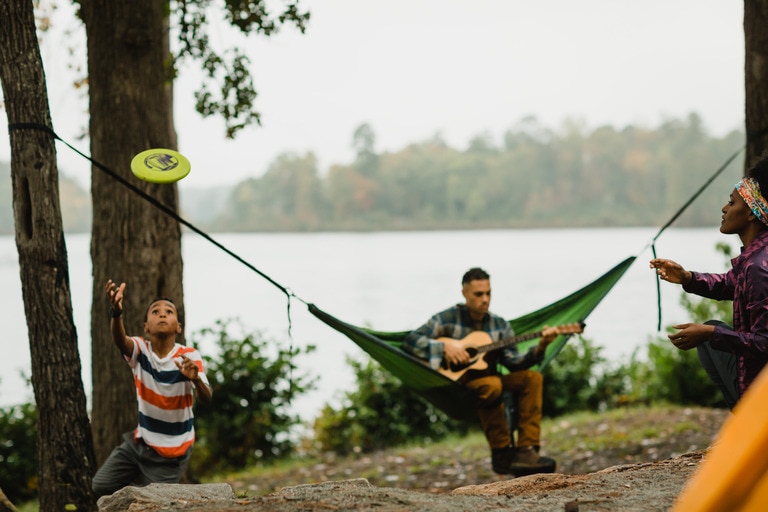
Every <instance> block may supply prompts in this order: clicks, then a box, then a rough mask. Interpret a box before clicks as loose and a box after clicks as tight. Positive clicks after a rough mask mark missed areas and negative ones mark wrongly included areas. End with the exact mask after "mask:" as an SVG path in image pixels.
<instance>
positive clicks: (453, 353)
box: [443, 339, 470, 364]
mask: <svg viewBox="0 0 768 512" xmlns="http://www.w3.org/2000/svg"><path fill="white" fill-rule="evenodd" d="M443 353H444V354H445V360H446V361H448V362H449V363H450V364H467V363H469V359H470V357H469V352H467V350H466V349H465V348H464V346H463V345H462V344H461V342H460V341H459V340H451V339H446V340H443Z"/></svg>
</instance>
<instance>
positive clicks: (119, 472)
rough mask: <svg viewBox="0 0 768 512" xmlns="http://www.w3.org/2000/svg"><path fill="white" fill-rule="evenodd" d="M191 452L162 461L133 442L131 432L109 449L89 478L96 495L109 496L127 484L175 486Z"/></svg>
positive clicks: (141, 445)
mask: <svg viewBox="0 0 768 512" xmlns="http://www.w3.org/2000/svg"><path fill="white" fill-rule="evenodd" d="M191 454H192V449H191V448H190V449H189V450H187V453H186V454H184V455H182V456H181V457H175V458H171V459H169V458H166V457H163V456H161V455H160V454H159V453H157V452H156V451H155V450H153V449H152V448H150V447H149V446H147V445H146V444H144V441H142V440H141V439H138V440H135V441H134V439H133V431H131V432H126V433H125V434H123V444H121V445H120V446H118V447H117V448H115V449H114V450H112V453H111V454H110V455H109V457H108V458H107V460H106V461H105V462H104V464H103V465H102V466H101V468H99V470H98V471H97V472H96V475H95V476H94V477H93V484H92V488H93V492H94V493H95V494H96V496H104V495H107V494H112V493H114V492H115V491H118V490H120V489H122V488H123V487H126V486H128V485H131V484H134V483H135V484H138V485H148V484H151V483H178V482H179V481H180V480H181V477H182V476H183V475H184V471H185V470H186V468H187V464H188V463H189V457H190V455H191Z"/></svg>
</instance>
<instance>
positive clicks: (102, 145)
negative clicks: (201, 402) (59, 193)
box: [80, 0, 184, 464]
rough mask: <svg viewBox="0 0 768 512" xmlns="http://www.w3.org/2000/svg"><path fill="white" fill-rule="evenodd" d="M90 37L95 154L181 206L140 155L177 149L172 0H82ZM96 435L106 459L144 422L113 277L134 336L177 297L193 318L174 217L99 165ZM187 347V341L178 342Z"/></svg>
mask: <svg viewBox="0 0 768 512" xmlns="http://www.w3.org/2000/svg"><path fill="white" fill-rule="evenodd" d="M80 4H81V16H82V19H83V21H84V22H85V27H86V33H87V37H88V76H89V97H90V115H91V117H90V135H91V155H92V157H93V158H94V160H95V161H97V162H99V163H101V164H103V165H104V166H106V167H107V168H109V169H111V170H112V171H114V172H115V173H116V174H118V175H120V176H121V177H123V178H124V179H126V180H128V181H130V182H131V183H132V184H133V185H135V186H136V187H138V188H139V189H141V190H143V191H144V192H146V193H147V194H149V195H151V196H152V197H154V198H156V199H157V200H158V201H160V202H161V203H163V204H165V205H166V206H167V207H169V208H171V209H173V210H174V211H176V210H177V209H178V207H177V205H178V197H177V189H176V185H175V184H171V185H157V184H152V183H147V182H144V181H141V180H139V179H137V178H136V177H135V176H133V174H132V172H131V170H130V162H131V159H132V158H133V157H134V156H135V155H136V154H138V153H140V152H141V151H144V150H146V149H151V148H170V149H175V148H176V135H175V132H174V128H173V117H172V101H171V90H172V89H171V84H172V73H171V69H170V68H171V66H170V51H169V45H168V19H167V16H168V2H167V1H157V0H83V1H81V2H80ZM91 194H92V198H93V228H92V238H91V257H92V260H93V279H94V281H93V303H92V307H91V314H92V316H91V335H92V364H93V413H92V418H93V419H92V422H93V436H94V444H95V449H96V459H97V462H98V463H99V464H101V463H102V462H103V461H104V460H105V459H106V457H107V456H108V455H109V453H110V451H111V450H112V449H113V448H114V447H115V446H116V445H118V444H119V443H120V442H121V435H122V433H123V432H126V431H129V430H131V429H133V428H135V427H136V425H137V410H136V402H135V395H136V392H135V388H134V385H133V380H132V377H131V373H130V371H129V370H128V367H127V366H126V364H125V361H124V360H123V359H122V357H121V356H120V354H119V352H118V350H117V348H115V346H114V344H113V342H112V338H111V336H110V333H109V320H108V316H107V310H108V302H107V299H106V296H105V294H104V284H105V283H106V281H107V279H112V280H113V281H117V282H125V283H127V287H126V295H125V302H124V314H123V315H124V317H123V318H124V321H125V325H126V329H127V331H128V334H131V335H133V334H137V335H140V334H142V333H143V332H144V329H143V325H144V317H145V309H146V306H147V304H148V303H149V301H150V300H151V299H152V298H154V297H157V296H170V297H172V298H173V299H174V301H175V302H176V305H177V307H178V310H179V314H180V318H182V319H183V318H184V316H183V315H184V305H183V288H182V259H181V230H180V227H179V224H178V223H177V222H176V221H175V220H173V219H172V218H170V217H169V216H167V215H165V214H164V213H162V212H161V211H159V210H158V209H156V208H155V207H153V206H152V205H150V204H149V203H148V202H146V201H145V200H143V199H142V198H141V197H139V196H138V195H136V194H134V193H133V192H131V191H130V190H129V189H127V188H126V187H124V186H122V185H121V184H120V183H119V182H117V181H116V180H114V179H112V178H111V177H110V176H109V175H108V174H106V173H104V172H103V171H102V170H100V169H99V168H98V167H96V166H94V167H93V168H92V181H91ZM179 341H180V342H182V343H183V337H182V338H181V339H179Z"/></svg>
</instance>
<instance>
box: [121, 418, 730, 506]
mask: <svg viewBox="0 0 768 512" xmlns="http://www.w3.org/2000/svg"><path fill="white" fill-rule="evenodd" d="M728 414H729V413H728V412H727V411H725V410H719V409H701V408H677V407H665V408H642V409H628V410H626V411H613V412H611V413H610V414H606V415H602V416H600V417H590V419H589V420H588V421H579V419H578V418H571V419H569V420H559V421H551V422H548V423H547V424H545V426H544V432H543V437H544V439H545V440H546V444H545V446H544V451H545V452H546V454H547V455H549V456H552V457H554V458H556V459H557V460H558V463H559V464H558V468H557V472H556V473H554V474H540V475H530V476H526V477H521V478H511V477H500V476H499V475H495V474H493V473H492V472H491V471H490V460H489V457H488V454H487V448H486V447H485V446H484V440H483V438H482V436H470V437H467V438H465V439H462V440H460V441H457V442H456V443H455V445H454V446H452V447H451V448H449V449H446V448H445V447H444V446H432V447H430V446H426V447H415V448H407V449H393V450H387V451H381V452H376V453H372V454H360V455H358V456H355V457H349V458H334V457H330V456H329V457H326V458H324V459H323V460H321V461H319V462H318V461H314V462H312V463H310V464H298V465H288V466H284V467H281V468H262V469H260V470H254V471H252V472H248V473H247V474H239V475H232V476H229V477H226V478H225V479H224V480H223V483H225V484H226V485H224V487H225V488H226V489H229V488H230V487H229V486H231V489H233V490H234V494H233V495H232V497H231V498H230V499H219V498H217V499H216V500H213V499H212V498H211V499H209V498H207V497H203V498H191V497H188V498H185V499H183V500H178V499H176V500H173V499H171V500H170V501H169V500H168V499H166V498H162V499H160V498H158V497H157V496H155V497H153V498H151V499H149V500H148V501H147V502H146V503H143V504H141V503H137V502H136V501H132V502H131V503H132V505H131V506H130V510H132V511H136V512H139V511H147V512H149V511H159V510H164V511H165V510H195V511H202V510H206V511H211V512H235V511H240V512H244V511H248V512H250V511H256V510H258V511H262V512H288V511H329V510H331V511H364V510H365V511H367V510H375V511H377V512H402V511H424V512H427V511H430V512H460V511H462V512H463V511H468V510H472V511H475V512H486V511H494V512H495V511H502V510H504V511H512V510H520V511H526V512H550V511H566V512H585V511H601V512H602V511H656V510H659V511H662V510H663V511H666V510H669V509H670V508H671V506H672V504H673V503H674V500H675V498H676V497H677V496H678V495H679V494H680V492H681V491H682V489H683V487H684V485H685V483H686V481H687V480H688V479H689V478H690V477H691V475H692V474H693V473H694V471H695V470H696V468H697V467H698V465H699V464H700V463H701V461H702V460H704V458H705V457H706V448H707V447H708V446H709V445H710V444H711V443H712V440H713V438H714V437H715V435H716V433H717V431H718V430H719V428H720V426H721V425H722V423H723V421H724V420H725V419H726V418H727V416H728ZM125 503H126V502H123V503H122V504H121V505H119V506H118V507H117V508H115V509H114V510H125ZM121 507H122V508H121Z"/></svg>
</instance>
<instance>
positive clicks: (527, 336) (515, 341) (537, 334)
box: [475, 331, 544, 353]
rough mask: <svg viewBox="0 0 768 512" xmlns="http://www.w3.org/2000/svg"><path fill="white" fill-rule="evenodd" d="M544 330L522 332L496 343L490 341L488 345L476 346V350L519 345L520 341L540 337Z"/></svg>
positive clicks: (481, 350) (482, 350)
mask: <svg viewBox="0 0 768 512" xmlns="http://www.w3.org/2000/svg"><path fill="white" fill-rule="evenodd" d="M543 333H544V331H536V332H529V333H528V334H521V335H519V336H513V337H511V338H507V339H504V340H499V341H496V342H494V343H490V344H488V345H482V346H479V347H475V350H476V351H477V352H478V353H481V352H490V351H491V350H497V349H500V348H504V347H510V346H512V345H517V344H518V343H520V342H522V341H526V340H532V339H533V338H538V337H540V336H541V335H542V334H543Z"/></svg>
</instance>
